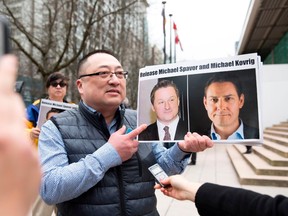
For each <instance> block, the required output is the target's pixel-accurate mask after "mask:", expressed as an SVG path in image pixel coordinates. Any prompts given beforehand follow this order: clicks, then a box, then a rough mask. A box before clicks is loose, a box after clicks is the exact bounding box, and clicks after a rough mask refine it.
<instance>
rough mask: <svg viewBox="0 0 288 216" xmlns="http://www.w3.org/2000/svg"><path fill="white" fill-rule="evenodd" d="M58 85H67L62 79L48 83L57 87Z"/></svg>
mask: <svg viewBox="0 0 288 216" xmlns="http://www.w3.org/2000/svg"><path fill="white" fill-rule="evenodd" d="M58 85H59V86H60V87H61V88H63V87H65V86H67V83H65V82H63V81H61V82H51V83H50V86H53V87H55V88H56V87H57V86H58Z"/></svg>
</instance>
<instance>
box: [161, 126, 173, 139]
mask: <svg viewBox="0 0 288 216" xmlns="http://www.w3.org/2000/svg"><path fill="white" fill-rule="evenodd" d="M163 130H164V131H165V135H164V139H163V140H171V135H170V133H169V127H168V126H165V127H164V128H163Z"/></svg>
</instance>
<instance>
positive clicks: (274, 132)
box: [264, 129, 288, 138]
mask: <svg viewBox="0 0 288 216" xmlns="http://www.w3.org/2000/svg"><path fill="white" fill-rule="evenodd" d="M264 134H270V135H274V136H279V137H285V138H288V130H287V131H279V130H270V129H265V130H264Z"/></svg>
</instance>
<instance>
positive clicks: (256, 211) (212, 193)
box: [155, 175, 288, 216]
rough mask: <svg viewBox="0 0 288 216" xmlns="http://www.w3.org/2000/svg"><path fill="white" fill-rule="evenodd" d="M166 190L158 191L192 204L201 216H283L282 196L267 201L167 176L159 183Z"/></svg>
mask: <svg viewBox="0 0 288 216" xmlns="http://www.w3.org/2000/svg"><path fill="white" fill-rule="evenodd" d="M161 183H163V184H164V185H170V187H167V188H162V187H161V186H160V185H159V184H157V185H155V189H160V190H161V191H162V192H163V194H165V195H166V196H169V197H173V198H175V199H178V200H190V201H192V202H195V205H196V208H197V210H198V213H199V214H200V215H201V216H226V215H227V216H280V215H283V216H284V215H287V209H288V198H287V197H285V196H283V195H277V196H276V197H274V198H273V197H270V196H268V195H264V194H259V193H256V192H253V191H250V190H245V189H242V188H234V187H227V186H222V185H217V184H212V183H195V182H190V181H188V180H186V179H185V178H184V177H183V176H181V175H174V176H170V177H168V178H166V179H164V180H163V181H161Z"/></svg>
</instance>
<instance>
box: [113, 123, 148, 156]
mask: <svg viewBox="0 0 288 216" xmlns="http://www.w3.org/2000/svg"><path fill="white" fill-rule="evenodd" d="M146 128H147V125H146V124H143V125H140V126H139V127H137V128H136V129H134V130H132V131H131V132H129V133H128V134H125V131H126V127H125V126H123V127H122V128H120V129H119V130H118V131H116V132H115V133H113V134H112V135H111V136H110V138H109V140H108V142H109V143H111V145H112V146H113V147H114V148H115V149H116V151H117V152H118V154H119V155H120V157H121V159H122V161H126V160H128V159H129V158H131V157H132V155H133V154H134V153H135V152H136V151H137V150H138V145H139V142H138V140H135V138H136V137H137V136H138V135H139V134H140V133H141V132H142V131H144V130H145V129H146Z"/></svg>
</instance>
